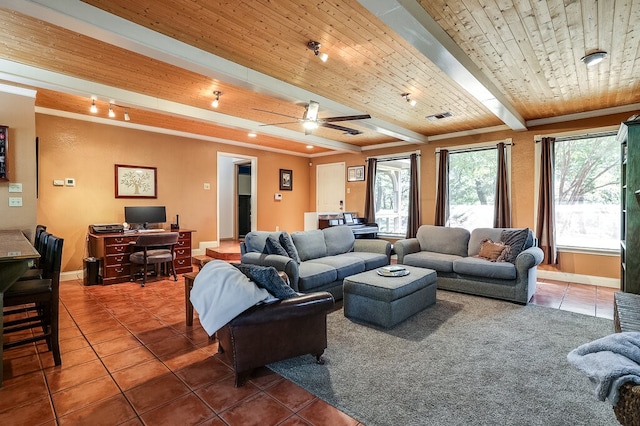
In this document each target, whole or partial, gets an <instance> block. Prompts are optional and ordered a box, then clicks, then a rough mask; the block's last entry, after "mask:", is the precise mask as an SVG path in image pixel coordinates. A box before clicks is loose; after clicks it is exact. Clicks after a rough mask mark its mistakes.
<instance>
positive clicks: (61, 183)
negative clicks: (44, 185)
mask: <svg viewBox="0 0 640 426" xmlns="http://www.w3.org/2000/svg"><path fill="white" fill-rule="evenodd" d="M53 186H64V180H62V179H54V180H53Z"/></svg>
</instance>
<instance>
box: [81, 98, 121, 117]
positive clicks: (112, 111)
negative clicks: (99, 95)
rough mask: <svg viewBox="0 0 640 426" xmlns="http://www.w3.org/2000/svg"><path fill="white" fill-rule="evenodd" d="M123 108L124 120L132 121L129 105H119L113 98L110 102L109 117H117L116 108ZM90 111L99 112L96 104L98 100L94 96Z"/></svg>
mask: <svg viewBox="0 0 640 426" xmlns="http://www.w3.org/2000/svg"><path fill="white" fill-rule="evenodd" d="M116 107H118V108H122V109H123V111H124V114H123V116H124V121H131V116H130V115H129V111H128V110H127V109H126V108H127V107H124V106H122V105H118V104H116V103H115V102H114V101H113V100H111V101H110V102H109V112H108V115H109V118H115V117H116V111H115V108H116ZM89 111H90V112H91V113H92V114H97V113H98V107H97V106H96V100H95V99H94V98H91V107H90V108H89Z"/></svg>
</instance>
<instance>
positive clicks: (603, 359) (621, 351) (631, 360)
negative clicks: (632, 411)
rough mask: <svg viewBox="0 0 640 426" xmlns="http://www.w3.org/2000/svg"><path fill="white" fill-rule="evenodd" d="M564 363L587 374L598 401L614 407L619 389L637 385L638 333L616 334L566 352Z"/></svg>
mask: <svg viewBox="0 0 640 426" xmlns="http://www.w3.org/2000/svg"><path fill="white" fill-rule="evenodd" d="M567 360H568V361H569V362H570V363H571V364H573V365H574V366H575V367H577V368H578V369H579V370H580V371H582V372H583V373H585V374H586V375H587V377H588V378H589V380H590V381H591V383H592V384H594V385H595V393H596V397H597V398H598V399H599V400H600V401H604V400H605V399H607V400H608V401H609V402H610V403H611V405H616V404H617V403H618V391H619V388H620V386H622V385H623V384H624V383H626V382H633V383H636V384H640V333H638V332H624V333H615V334H611V335H609V336H605V337H603V338H601V339H598V340H594V341H593V342H589V343H585V344H584V345H582V346H579V347H577V348H576V349H574V350H572V351H571V352H569V354H568V355H567Z"/></svg>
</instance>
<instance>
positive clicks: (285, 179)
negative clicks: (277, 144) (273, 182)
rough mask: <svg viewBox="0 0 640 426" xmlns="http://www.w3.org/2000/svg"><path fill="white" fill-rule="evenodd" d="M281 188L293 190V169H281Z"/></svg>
mask: <svg viewBox="0 0 640 426" xmlns="http://www.w3.org/2000/svg"><path fill="white" fill-rule="evenodd" d="M280 190H281V191H292V190H293V172H292V171H291V170H286V169H280Z"/></svg>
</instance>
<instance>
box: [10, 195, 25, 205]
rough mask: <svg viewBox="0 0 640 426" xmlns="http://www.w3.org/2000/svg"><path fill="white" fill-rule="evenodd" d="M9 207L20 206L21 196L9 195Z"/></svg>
mask: <svg viewBox="0 0 640 426" xmlns="http://www.w3.org/2000/svg"><path fill="white" fill-rule="evenodd" d="M9 207H22V197H9Z"/></svg>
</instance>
